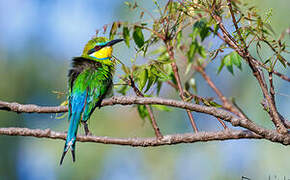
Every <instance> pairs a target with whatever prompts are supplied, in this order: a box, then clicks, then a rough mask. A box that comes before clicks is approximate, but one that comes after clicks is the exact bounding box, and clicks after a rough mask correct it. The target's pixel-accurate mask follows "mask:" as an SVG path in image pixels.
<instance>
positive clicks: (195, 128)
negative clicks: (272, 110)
mask: <svg viewBox="0 0 290 180" xmlns="http://www.w3.org/2000/svg"><path fill="white" fill-rule="evenodd" d="M165 45H166V48H167V52H168V54H169V57H170V60H172V61H173V62H172V63H171V67H172V71H173V73H174V77H175V80H176V82H177V87H178V91H179V96H180V98H181V99H182V101H184V100H185V98H184V94H183V88H182V85H181V80H180V76H179V74H178V67H177V64H176V62H175V61H174V52H173V47H172V46H170V45H169V42H165ZM186 113H187V115H188V117H189V120H190V123H191V126H192V128H193V130H194V132H198V129H197V126H196V124H195V121H194V118H193V116H192V114H191V112H190V111H189V110H188V109H187V110H186Z"/></svg>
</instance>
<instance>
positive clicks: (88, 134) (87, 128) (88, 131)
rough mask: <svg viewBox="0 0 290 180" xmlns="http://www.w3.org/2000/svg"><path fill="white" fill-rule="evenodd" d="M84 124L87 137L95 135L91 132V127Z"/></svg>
mask: <svg viewBox="0 0 290 180" xmlns="http://www.w3.org/2000/svg"><path fill="white" fill-rule="evenodd" d="M82 124H83V125H84V130H85V135H86V136H91V135H93V134H92V133H91V132H90V130H89V127H88V124H87V122H84V121H82Z"/></svg>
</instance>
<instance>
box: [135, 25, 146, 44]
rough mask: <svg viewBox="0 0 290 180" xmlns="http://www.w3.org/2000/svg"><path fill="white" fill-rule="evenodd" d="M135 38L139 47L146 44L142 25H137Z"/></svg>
mask: <svg viewBox="0 0 290 180" xmlns="http://www.w3.org/2000/svg"><path fill="white" fill-rule="evenodd" d="M133 39H134V42H135V44H136V45H137V47H138V48H142V47H143V45H144V36H143V32H142V29H141V28H140V27H135V28H134V32H133Z"/></svg>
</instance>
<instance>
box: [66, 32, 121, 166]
mask: <svg viewBox="0 0 290 180" xmlns="http://www.w3.org/2000/svg"><path fill="white" fill-rule="evenodd" d="M122 40H123V39H116V40H112V41H109V40H108V39H107V38H105V37H96V38H93V39H91V40H90V41H89V42H88V43H87V44H86V46H85V48H84V50H83V53H82V55H81V56H80V57H75V58H73V62H72V68H71V69H70V70H69V73H68V77H69V97H68V101H69V104H68V107H69V108H68V109H69V110H68V120H69V121H70V123H69V129H68V132H67V137H66V142H65V145H64V151H63V154H62V156H61V160H60V165H61V164H62V162H63V159H64V157H65V155H66V153H67V151H68V150H69V149H70V150H71V152H72V158H73V162H74V161H75V143H76V136H77V131H78V126H79V124H80V122H81V123H82V124H83V125H84V129H85V134H86V135H88V134H89V129H88V126H87V120H88V119H89V118H90V116H91V114H92V113H93V112H94V110H95V108H96V107H100V106H101V102H102V100H103V99H104V98H105V96H106V94H107V93H108V91H109V89H110V87H111V86H112V78H113V73H114V70H115V60H114V59H112V51H113V48H112V46H113V45H114V44H116V43H118V42H121V41H122Z"/></svg>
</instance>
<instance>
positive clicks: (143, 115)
mask: <svg viewBox="0 0 290 180" xmlns="http://www.w3.org/2000/svg"><path fill="white" fill-rule="evenodd" d="M137 110H138V113H139V116H140V117H141V118H142V119H145V118H146V117H148V116H149V114H148V111H147V109H146V107H145V105H137Z"/></svg>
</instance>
